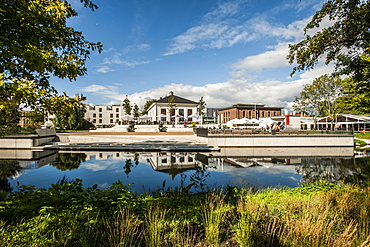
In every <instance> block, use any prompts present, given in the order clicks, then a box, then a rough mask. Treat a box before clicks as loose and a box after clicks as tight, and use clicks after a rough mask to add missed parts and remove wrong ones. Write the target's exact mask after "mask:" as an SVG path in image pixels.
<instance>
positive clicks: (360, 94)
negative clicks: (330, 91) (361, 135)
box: [340, 49, 370, 115]
mask: <svg viewBox="0 0 370 247" xmlns="http://www.w3.org/2000/svg"><path fill="white" fill-rule="evenodd" d="M369 52H370V50H369V49H367V50H366V52H365V54H363V55H362V56H361V57H360V60H361V62H362V63H364V64H366V67H365V68H364V69H363V70H362V71H360V72H361V74H357V76H356V77H353V78H348V79H346V80H345V81H344V84H343V94H344V97H342V98H341V101H340V103H341V104H342V105H343V108H344V111H343V112H344V113H351V114H364V115H368V114H370V73H369V69H370V55H369ZM360 72H359V73H360Z"/></svg>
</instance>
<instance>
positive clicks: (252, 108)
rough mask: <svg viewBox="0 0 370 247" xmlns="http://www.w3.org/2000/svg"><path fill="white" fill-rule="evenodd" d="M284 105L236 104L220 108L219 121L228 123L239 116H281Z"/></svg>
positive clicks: (240, 117)
mask: <svg viewBox="0 0 370 247" xmlns="http://www.w3.org/2000/svg"><path fill="white" fill-rule="evenodd" d="M282 109H283V107H267V106H265V105H257V104H236V105H232V106H230V107H226V108H222V109H219V110H218V122H219V123H227V122H228V121H230V120H232V119H235V118H238V119H242V118H248V119H252V118H255V119H259V118H261V117H273V116H281V112H282Z"/></svg>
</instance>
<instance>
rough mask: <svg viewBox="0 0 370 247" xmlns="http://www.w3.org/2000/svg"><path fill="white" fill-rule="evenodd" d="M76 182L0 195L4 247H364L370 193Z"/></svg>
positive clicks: (317, 187) (309, 187) (318, 186)
mask: <svg viewBox="0 0 370 247" xmlns="http://www.w3.org/2000/svg"><path fill="white" fill-rule="evenodd" d="M128 189H129V187H128V186H126V185H123V184H122V182H120V181H119V182H117V183H114V184H113V185H112V186H110V187H108V188H107V189H105V190H99V189H98V188H97V186H96V185H95V186H93V187H88V188H84V187H83V184H82V181H81V180H75V181H73V182H71V183H68V182H64V183H60V184H55V185H52V187H51V188H50V189H36V188H34V187H33V186H20V187H19V188H18V191H15V192H13V193H4V192H2V193H1V196H0V243H1V245H2V246H307V247H308V246H309V247H311V246H330V247H331V246H338V247H339V246H367V245H368V244H369V240H370V238H369V232H370V221H369V218H370V209H369V204H370V194H369V193H370V190H369V188H368V187H367V186H366V187H359V186H353V185H344V184H340V183H339V184H333V183H330V182H326V181H318V182H315V183H311V182H309V181H303V183H301V184H300V186H299V187H297V188H294V189H288V188H282V189H266V190H262V191H254V190H252V189H248V188H244V189H238V188H235V187H232V188H231V187H229V188H228V189H227V190H223V192H221V191H218V192H207V193H196V194H191V195H190V194H177V195H172V196H166V195H164V194H162V195H160V197H150V196H138V195H134V194H132V193H131V192H130V191H129V190H128Z"/></svg>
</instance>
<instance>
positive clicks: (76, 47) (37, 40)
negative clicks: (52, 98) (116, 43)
mask: <svg viewBox="0 0 370 247" xmlns="http://www.w3.org/2000/svg"><path fill="white" fill-rule="evenodd" d="M1 2H2V4H1V7H0V13H1V18H0V26H1V27H2V32H1V34H0V40H1V42H0V47H1V48H0V64H1V66H0V73H5V74H6V78H7V79H15V78H17V79H19V80H20V79H26V80H30V81H35V82H36V83H37V84H38V85H40V86H43V87H44V88H47V87H49V82H48V77H49V74H52V75H54V76H56V77H59V78H68V79H69V80H75V79H76V78H77V77H78V76H81V75H84V74H86V68H85V62H86V59H87V58H89V55H90V50H98V51H99V52H100V51H101V49H102V45H101V44H100V43H92V42H89V41H87V40H86V39H85V37H84V36H82V33H81V32H79V31H76V30H74V29H73V28H71V27H69V26H67V25H66V24H67V20H68V19H69V18H71V17H74V16H77V12H76V11H75V10H74V9H73V8H72V6H71V5H70V4H69V3H68V2H67V1H64V0H60V1H52V0H33V1H28V0H16V1H14V0H2V1H1ZM81 2H83V3H84V5H85V6H86V7H89V8H91V9H92V10H94V9H96V8H97V6H96V5H94V4H93V3H92V2H91V1H90V0H81Z"/></svg>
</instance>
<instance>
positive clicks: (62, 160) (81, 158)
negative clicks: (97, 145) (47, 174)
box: [50, 153, 86, 171]
mask: <svg viewBox="0 0 370 247" xmlns="http://www.w3.org/2000/svg"><path fill="white" fill-rule="evenodd" d="M85 161H86V154H84V153H58V154H57V155H56V158H55V161H54V162H53V163H51V164H50V165H52V166H54V167H56V168H57V169H58V170H60V171H66V170H75V169H77V168H79V167H80V165H81V163H82V162H85Z"/></svg>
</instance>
